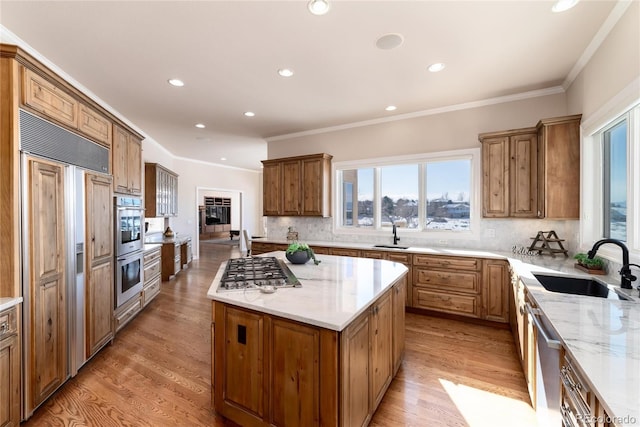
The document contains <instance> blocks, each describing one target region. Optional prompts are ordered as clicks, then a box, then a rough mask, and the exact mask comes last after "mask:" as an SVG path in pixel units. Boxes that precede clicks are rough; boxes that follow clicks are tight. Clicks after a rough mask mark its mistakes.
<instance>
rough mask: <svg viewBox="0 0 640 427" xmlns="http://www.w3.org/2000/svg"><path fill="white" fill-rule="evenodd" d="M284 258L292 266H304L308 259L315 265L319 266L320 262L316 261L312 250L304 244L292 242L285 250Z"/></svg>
mask: <svg viewBox="0 0 640 427" xmlns="http://www.w3.org/2000/svg"><path fill="white" fill-rule="evenodd" d="M285 256H286V257H287V259H288V260H289V262H291V263H292V264H305V263H306V262H307V261H309V260H310V259H312V260H313V263H314V264H315V265H318V264H320V260H318V259H316V254H315V253H314V252H313V249H311V247H309V245H307V244H306V243H300V242H297V241H296V242H293V243H291V244H290V245H289V247H288V248H287V251H286V252H285Z"/></svg>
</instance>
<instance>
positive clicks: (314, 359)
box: [207, 252, 408, 426]
mask: <svg viewBox="0 0 640 427" xmlns="http://www.w3.org/2000/svg"><path fill="white" fill-rule="evenodd" d="M264 256H276V257H278V258H284V252H271V253H268V254H264ZM225 264H226V263H223V264H222V265H221V266H220V269H219V271H218V274H217V275H216V277H215V278H214V280H213V282H212V284H211V287H210V289H209V291H208V293H207V295H208V297H209V298H210V299H212V300H213V301H212V327H211V333H212V400H213V406H214V408H215V410H216V412H218V413H220V414H221V415H223V416H225V417H227V418H229V419H231V420H233V421H235V422H237V423H239V424H241V425H249V426H263V425H284V424H286V425H323V426H324V425H326V426H335V425H344V426H351V425H363V424H366V423H368V421H369V420H370V418H371V416H372V415H373V412H374V411H375V409H376V407H377V406H378V404H379V403H380V401H381V400H382V397H383V396H384V393H385V392H386V389H387V388H388V386H389V384H390V383H391V380H392V378H393V377H394V376H395V373H396V372H397V370H398V368H399V367H400V363H401V361H402V357H403V353H404V307H405V300H406V296H405V295H406V275H407V271H408V270H407V268H406V267H405V266H404V265H403V264H401V263H396V262H392V261H386V260H377V259H367V258H351V257H340V256H329V255H323V256H322V263H321V264H320V265H318V266H315V265H313V264H305V265H290V264H289V265H288V267H289V268H290V269H291V271H292V272H293V273H294V274H295V275H296V277H297V278H298V280H299V281H300V283H301V284H302V286H301V287H300V288H282V289H278V290H277V291H276V292H275V293H271V294H266V293H262V292H260V291H259V290H246V291H245V290H239V291H230V292H217V291H218V285H219V283H220V279H221V275H222V274H223V272H224V269H225V268H226V265H225Z"/></svg>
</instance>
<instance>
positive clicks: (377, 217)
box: [373, 167, 382, 230]
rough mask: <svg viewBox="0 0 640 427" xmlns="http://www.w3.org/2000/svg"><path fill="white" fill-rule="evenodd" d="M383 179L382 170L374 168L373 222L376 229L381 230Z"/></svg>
mask: <svg viewBox="0 0 640 427" xmlns="http://www.w3.org/2000/svg"><path fill="white" fill-rule="evenodd" d="M380 186H381V177H380V168H379V167H377V168H373V220H374V224H375V225H374V228H375V229H376V230H379V229H380V228H382V219H381V218H382V208H381V205H382V200H381V198H382V196H381V195H380V192H381V190H380Z"/></svg>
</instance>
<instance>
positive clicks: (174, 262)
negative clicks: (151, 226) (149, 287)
mask: <svg viewBox="0 0 640 427" xmlns="http://www.w3.org/2000/svg"><path fill="white" fill-rule="evenodd" d="M180 255H181V254H180V243H179V242H177V241H176V242H173V243H163V244H162V280H163V281H166V280H169V279H170V278H171V276H175V275H176V274H178V273H179V272H180V269H181V268H182V263H181V259H180Z"/></svg>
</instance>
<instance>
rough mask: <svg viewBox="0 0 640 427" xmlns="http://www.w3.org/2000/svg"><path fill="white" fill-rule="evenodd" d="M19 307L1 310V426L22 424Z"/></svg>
mask: <svg viewBox="0 0 640 427" xmlns="http://www.w3.org/2000/svg"><path fill="white" fill-rule="evenodd" d="M17 317H18V314H17V308H16V307H12V308H10V309H8V310H4V311H2V312H0V390H2V392H1V393H0V426H2V427H5V426H7V427H9V426H15V427H17V426H19V425H20V336H19V330H18V321H17Z"/></svg>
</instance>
